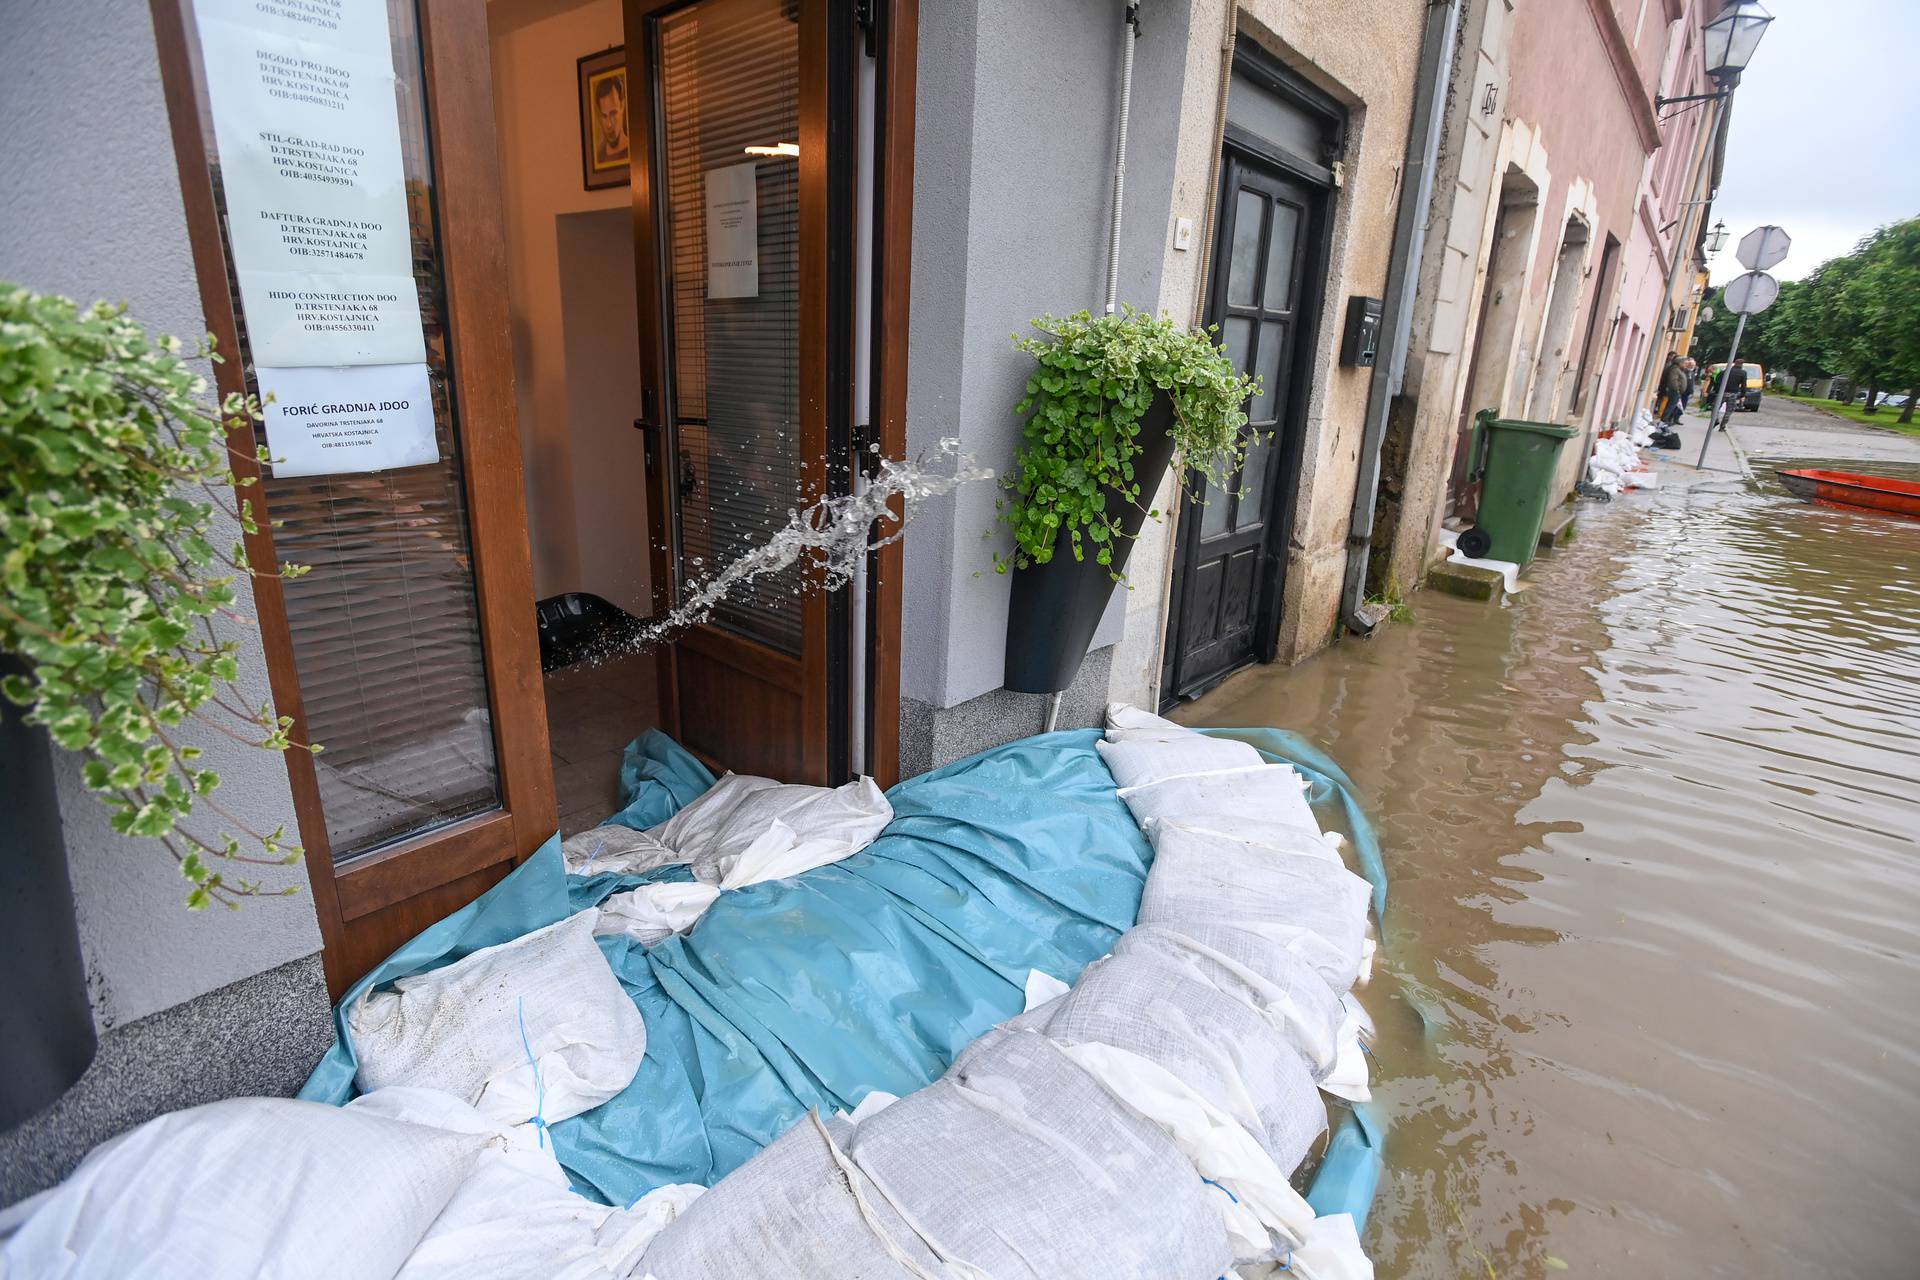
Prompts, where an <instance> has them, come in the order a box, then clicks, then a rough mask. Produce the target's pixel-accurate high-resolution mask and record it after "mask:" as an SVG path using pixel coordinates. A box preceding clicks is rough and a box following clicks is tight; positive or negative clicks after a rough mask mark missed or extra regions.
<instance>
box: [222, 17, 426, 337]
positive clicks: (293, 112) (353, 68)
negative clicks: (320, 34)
mask: <svg viewBox="0 0 1920 1280" xmlns="http://www.w3.org/2000/svg"><path fill="white" fill-rule="evenodd" d="M302 2H303V3H304V0H302ZM259 4H260V5H261V6H262V7H264V8H266V9H268V10H272V11H276V12H277V11H278V10H280V9H284V8H287V7H289V6H291V5H293V4H294V0H279V2H277V0H259ZM323 7H324V6H323ZM380 30H381V32H382V38H383V39H384V31H385V27H384V19H383V21H382V26H381V28H380ZM200 41H201V47H202V50H203V51H204V53H205V55H206V65H207V72H208V74H207V88H208V97H209V100H210V102H211V105H212V111H213V125H214V137H215V141H216V142H217V144H218V146H219V152H220V183H221V188H222V190H223V192H224V194H225V197H226V205H227V229H228V238H229V242H230V243H231V245H232V248H233V261H234V268H235V274H236V275H237V276H238V278H239V282H240V300H241V305H242V308H243V310H244V312H245V315H246V323H247V335H248V341H249V343H250V345H251V348H252V351H253V358H254V360H255V361H256V362H258V363H260V364H264V365H268V366H273V367H287V366H293V365H345V364H412V363H416V362H418V361H421V360H424V359H425V358H426V345H425V341H424V339H423V338H422V336H421V325H420V301H419V294H418V291H417V288H416V286H415V284H414V280H413V237H412V230H411V228H410V226H409V224H408V219H407V189H406V179H405V168H404V164H403V161H402V156H401V150H400V122H399V108H398V106H397V104H396V99H395V96H394V94H395V81H394V75H393V60H392V57H391V55H390V54H388V53H387V52H385V50H384V49H382V50H381V51H379V52H377V53H362V52H355V51H352V50H350V49H346V48H337V47H333V46H330V45H323V44H316V43H314V42H312V41H308V40H293V39H287V38H285V37H283V36H280V35H275V34H273V33H272V32H271V31H268V30H259V29H255V28H252V27H246V26H241V25H238V24H236V23H230V22H220V21H207V20H204V19H203V20H202V21H201V23H200Z"/></svg>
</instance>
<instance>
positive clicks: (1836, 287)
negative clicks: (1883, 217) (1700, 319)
mask: <svg viewBox="0 0 1920 1280" xmlns="http://www.w3.org/2000/svg"><path fill="white" fill-rule="evenodd" d="M1738 321H1739V317H1738V316H1736V315H1733V314H1732V313H1731V312H1728V311H1727V310H1726V309H1725V308H1724V307H1722V308H1719V309H1718V310H1717V313H1716V314H1715V316H1714V317H1713V319H1712V320H1709V321H1706V322H1705V323H1703V324H1701V326H1700V327H1699V329H1698V330H1697V331H1696V332H1695V344H1696V347H1697V351H1696V354H1698V355H1700V356H1701V357H1703V358H1704V360H1705V361H1706V362H1707V363H1713V362H1715V361H1718V360H1724V359H1725V358H1726V355H1725V352H1726V350H1727V348H1728V346H1729V344H1731V343H1732V341H1733V331H1734V327H1735V325H1736V324H1737V323H1738ZM1740 356H1741V359H1743V360H1751V361H1754V362H1755V363H1757V364H1760V365H1763V366H1764V367H1766V368H1767V369H1769V370H1776V369H1783V370H1785V371H1787V372H1788V373H1791V374H1793V375H1794V376H1795V377H1799V378H1808V377H1825V376H1828V375H1834V374H1844V375H1845V376H1846V377H1847V378H1848V379H1850V380H1851V381H1852V382H1854V383H1855V384H1858V385H1862V386H1865V387H1866V388H1867V412H1868V413H1874V412H1877V411H1878V409H1879V404H1878V401H1879V397H1880V393H1881V392H1882V391H1888V390H1894V389H1900V388H1913V391H1912V392H1910V393H1909V395H1908V399H1907V405H1906V408H1905V409H1904V410H1903V411H1902V413H1901V415H1900V420H1901V421H1902V422H1912V421H1913V409H1914V401H1915V399H1920V218H1909V219H1907V220H1906V221H1904V222H1896V223H1893V224H1892V225H1890V226H1885V227H1882V228H1880V229H1879V230H1878V231H1876V232H1874V233H1873V234H1872V235H1870V236H1868V237H1867V238H1866V239H1864V240H1862V241H1861V242H1860V243H1859V245H1858V246H1856V247H1855V249H1854V251H1853V252H1852V253H1850V254H1847V255H1846V256H1845V257H1840V258H1830V259H1828V260H1827V261H1825V262H1823V263H1821V264H1820V265H1819V266H1818V267H1816V268H1815V269H1814V271H1813V272H1812V274H1810V275H1809V276H1807V278H1806V279H1805V280H1801V281H1793V280H1789V281H1787V282H1785V283H1784V284H1782V285H1781V286H1780V297H1779V300H1778V301H1776V302H1775V303H1774V304H1773V306H1772V307H1770V308H1768V309H1767V310H1766V311H1763V312H1761V313H1760V314H1759V315H1757V316H1752V317H1750V318H1749V319H1748V321H1747V331H1746V334H1745V336H1744V337H1743V338H1742V339H1741V341H1740Z"/></svg>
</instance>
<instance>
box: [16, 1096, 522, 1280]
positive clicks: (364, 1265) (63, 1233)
mask: <svg viewBox="0 0 1920 1280" xmlns="http://www.w3.org/2000/svg"><path fill="white" fill-rule="evenodd" d="M490 1141H492V1139H490V1138H489V1137H488V1136H487V1135H485V1134H475V1133H455V1132H450V1131H448V1130H444V1129H436V1128H426V1127H423V1126H420V1125H415V1124H406V1123H403V1122H401V1121H398V1120H391V1119H387V1118H386V1117H383V1116H378V1115H366V1114H359V1113H356V1112H354V1111H353V1110H351V1109H349V1108H340V1107H331V1106H327V1105H326V1104H324V1103H318V1102H296V1101H293V1100H290V1099H285V1098H236V1099H231V1100H228V1101H225V1102H215V1103H211V1104H209V1105H207V1106H203V1107H193V1108H191V1109H189V1110H186V1111H176V1112H174V1113H172V1114H171V1115H164V1116H161V1117H159V1118H158V1119H155V1120H149V1121H148V1122H147V1123H146V1124H143V1125H141V1126H140V1127H139V1128H137V1129H134V1130H133V1131H131V1132H129V1133H126V1134H123V1135H121V1136H120V1137H118V1138H116V1139H114V1140H113V1141H111V1142H108V1143H106V1144H105V1145H103V1146H101V1147H99V1148H98V1149H97V1150H95V1151H94V1152H93V1154H91V1155H89V1156H88V1157H87V1158H86V1159H85V1160H84V1161H82V1162H81V1164H80V1167H79V1168H78V1169H76V1170H75V1171H74V1172H73V1174H72V1175H71V1176H70V1177H68V1178H67V1180H66V1181H65V1182H63V1183H61V1184H60V1185H59V1186H57V1187H54V1188H52V1189H51V1190H49V1191H47V1192H44V1193H42V1194H41V1195H40V1196H37V1197H35V1198H34V1199H33V1200H31V1201H28V1202H26V1203H24V1204H23V1205H19V1206H15V1209H14V1210H13V1211H10V1214H9V1217H10V1218H12V1219H15V1220H21V1225H20V1226H19V1227H18V1228H17V1229H16V1230H14V1231H13V1232H12V1234H11V1235H10V1236H9V1237H8V1238H7V1239H6V1241H5V1242H4V1244H0V1274H5V1275H8V1276H19V1277H21V1278H22V1280H26V1278H27V1277H33V1278H34V1280H38V1278H39V1277H43V1276H49V1277H50V1276H60V1277H67V1278H70V1280H122V1278H123V1277H141V1276H153V1277H162V1276H165V1277H172V1276H182V1277H190V1278H191V1280H227V1278H228V1277H232V1278H234V1280H250V1278H251V1277H254V1276H275V1277H285V1278H288V1280H301V1278H304V1277H308V1276H311V1277H315V1278H316V1280H318V1278H319V1277H336V1276H354V1277H365V1278H367V1280H387V1278H388V1277H391V1276H393V1275H394V1274H395V1273H396V1272H397V1271H399V1269H400V1267H401V1265H402V1264H403V1263H405V1262H406V1260H407V1257H408V1255H409V1254H411V1253H412V1252H413V1250H414V1248H415V1246H416V1245H418V1244H419V1242H420V1240H421V1238H422V1237H423V1236H425V1235H426V1233H427V1230H428V1228H429V1227H430V1226H431V1224H432V1223H433V1221H434V1220H435V1219H436V1218H437V1217H438V1216H439V1215H440V1213H441V1211H442V1210H443V1209H444V1208H445V1207H446V1205H447V1203H448V1201H449V1200H450V1199H451V1198H452V1197H453V1195H454V1193H455V1192H456V1190H457V1189H458V1188H459V1187H460V1185H461V1183H462V1182H464V1181H465V1180H466V1178H467V1175H468V1173H469V1171H470V1170H471V1169H472V1168H473V1166H474V1161H475V1159H476V1158H477V1157H478V1156H479V1155H480V1153H481V1151H482V1149H483V1148H484V1147H486V1146H487V1145H488V1144H489V1142H490Z"/></svg>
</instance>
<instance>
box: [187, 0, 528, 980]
mask: <svg viewBox="0 0 1920 1280" xmlns="http://www.w3.org/2000/svg"><path fill="white" fill-rule="evenodd" d="M191 7H192V0H150V8H151V10H152V14H153V24H154V33H155V38H156V43H157V48H158V53H159V61H160V70H161V79H162V85H163V88H164V91H165V95H166V101H167V111H168V116H169V120H170V126H171V130H172V135H173V144H174V153H175V156H176V159H177V161H178V164H179V170H180V187H181V196H182V200H183V203H184V205H185V211H186V220H187V229H188V235H189V238H190V241H191V244H192V249H193V258H194V267H195V272H196V275H197V276H198V279H199V285H200V297H201V305H202V307H203V308H204V310H205V314H206V321H207V329H208V331H209V332H210V333H211V334H212V335H213V337H214V340H215V342H216V344H217V346H218V349H219V350H222V351H226V352H233V351H237V350H239V342H238V332H239V329H238V319H237V316H236V313H235V308H234V301H233V297H232V293H231V290H230V287H229V284H228V279H229V277H228V272H227V266H228V263H227V257H226V250H225V248H224V246H223V243H222V237H221V231H220V222H219V213H218V205H217V203H216V201H215V197H214V192H213V186H212V180H211V177H210V173H209V167H208V162H209V159H210V157H209V156H208V154H207V149H206V144H205V141H204V134H203V130H202V120H201V114H200V107H199V103H198V99H197V95H196V90H195V85H194V79H193V63H192V61H191V59H190V56H189V49H190V47H191V46H190V41H191V40H192V29H191V26H190V24H191V21H192V18H191V13H190V10H191ZM418 15H419V24H420V46H421V54H422V58H423V61H424V63H425V70H426V104H427V119H428V133H429V141H430V149H431V155H432V163H433V172H434V185H435V200H436V203H437V206H438V212H439V224H440V247H441V253H442V256H443V259H444V261H445V264H446V293H447V316H448V342H449V346H450V351H451V363H452V370H453V388H454V400H455V403H456V404H457V405H459V407H460V408H459V414H458V417H457V420H456V422H455V430H456V431H457V432H458V435H459V440H460V447H461V449H462V451H463V454H464V457H465V468H464V470H465V485H466V499H467V507H468V522H469V527H470V535H471V539H472V546H473V573H474V588H475V596H476V601H477V605H478V615H479V616H478V620H479V627H480V636H481V643H482V646H483V648H484V652H485V667H486V676H487V686H488V699H489V703H490V710H491V715H492V725H493V733H494V746H495V753H496V767H497V769H498V771H499V786H500V806H499V808H497V809H494V810H490V811H488V812H486V813H482V814H477V815H474V816H472V817H469V818H466V819H463V820H461V821H458V822H455V823H452V824H449V825H447V826H444V827H439V828H436V829H434V830H431V831H427V832H423V833H421V834H419V835H415V836H411V837H408V838H405V839H403V840H400V841H397V842H395V843H393V844H390V845H388V846H386V847H384V848H382V849H379V850H377V851H376V852H373V853H371V854H369V855H367V856H366V857H363V858H359V859H356V860H354V861H352V862H351V863H348V864H347V865H345V866H341V867H337V868H336V867H335V866H334V863H333V856H332V849H331V845H330V842H329V839H328V835H327V825H326V818H325V815H324V813H323V812H322V809H321V801H320V790H319V784H318V779H317V777H316V775H315V769H314V763H313V759H312V757H311V756H310V755H309V754H308V753H306V752H303V751H289V752H287V753H286V761H287V772H288V776H289V779H290V780H291V783H292V790H293V800H294V810H295V814H296V817H297V820H298V825H299V831H300V839H301V843H302V845H303V846H304V849H305V859H306V866H307V874H308V879H309V881H310V882H311V884H312V890H313V900H314V909H315V913H316V915H317V916H318V917H319V923H320V932H321V937H322V939H323V940H324V942H325V946H326V951H325V964H326V970H327V980H328V985H329V986H330V987H331V988H332V989H333V991H334V993H335V995H336V996H337V995H338V994H339V993H340V992H341V991H343V990H344V989H345V988H346V987H347V986H348V985H350V984H351V983H352V981H353V980H354V979H356V978H357V977H359V976H360V974H361V973H363V972H365V971H366V970H367V969H369V968H371V967H372V966H373V965H374V964H376V963H378V962H379V960H381V959H382V958H383V957H384V956H385V955H386V954H387V953H388V952H389V951H390V950H392V948H393V947H395V946H398V945H399V944H400V943H401V942H404V941H405V940H406V939H407V938H409V937H411V936H412V935H413V934H415V933H417V932H418V931H419V930H421V929H423V928H425V927H426V926H427V925H429V924H431V923H433V921H434V920H437V919H439V918H440V917H441V916H443V915H445V914H446V913H447V912H449V911H451V910H453V909H455V908H456V907H458V906H460V905H462V904H464V903H465V902H467V901H470V900H471V899H472V898H474V897H475V896H477V895H478V894H479V893H480V892H482V891H484V890H485V889H486V888H487V887H488V886H490V885H491V884H493V883H494V882H496V881H497V880H498V879H499V878H500V877H501V876H502V875H504V874H505V873H506V871H508V870H510V869H511V868H512V867H513V866H515V865H517V864H518V863H520V862H521V861H524V860H525V859H526V858H527V857H528V856H529V855H530V854H532V853H533V852H534V851H535V850H536V849H538V848H539V847H540V845H541V844H542V843H543V842H545V841H546V840H547V839H548V838H549V837H551V836H552V835H553V834H554V832H555V830H556V829H557V826H558V812H557V809H556V805H555V798H554V786H553V770H552V763H551V756H550V754H549V749H548V743H547V720H546V697H545V691H544V688H543V686H542V683H541V674H540V658H539V644H538V635H537V630H536V622H535V615H534V609H533V569H532V563H531V557H530V553H529V550H528V543H527V517H526V497H525V489H524V487H523V484H522V478H521V453H520V435H519V424H518V418H517V410H516V407H515V399H514V389H513V347H512V339H511V332H510V329H509V327H508V299H507V292H506V278H507V268H506V244H505V236H504V231H503V226H502V213H501V206H500V166H499V157H498V152H497V149H496V141H495V136H494V126H493V79H492V70H491V53H490V50H489V46H488V38H487V20H486V0H418ZM215 376H216V381H217V385H218V390H219V394H220V395H221V396H222V397H225V396H227V395H230V394H233V393H236V392H240V393H244V392H245V391H246V390H247V386H246V374H245V370H244V369H242V368H241V367H240V365H239V363H238V362H237V361H234V360H229V361H227V362H224V363H221V364H219V365H217V366H216V367H215ZM231 444H232V445H233V449H234V454H235V457H236V459H237V460H238V459H250V458H251V457H252V453H253V441H252V439H251V435H250V433H249V432H247V431H245V430H242V431H241V432H239V433H236V435H235V437H234V438H233V439H232V441H231ZM235 470H236V472H238V473H240V475H241V476H242V477H243V478H246V477H249V476H251V477H257V476H258V474H259V468H258V466H257V465H256V464H254V463H252V462H251V461H246V460H238V461H236V464H235ZM244 495H245V496H246V497H248V498H250V499H251V500H253V501H254V502H255V503H256V505H257V504H259V502H260V501H261V491H260V487H259V486H258V485H254V486H250V487H249V488H248V489H246V490H245V491H244ZM266 514H267V515H268V516H271V512H267V513H266ZM246 551H247V555H248V558H249V561H250V562H251V564H252V565H253V567H254V569H255V571H256V572H257V573H258V574H259V575H260V576H257V577H256V578H255V579H254V580H253V590H254V601H255V611H256V615H257V618H258V622H259V626H260V636H261V644H262V647H263V648H264V650H265V652H266V658H267V673H268V677H269V681H270V683H271V687H272V690H273V697H274V704H275V706H276V707H277V708H278V710H279V713H280V714H281V715H284V716H291V717H293V718H294V720H295V722H296V731H297V726H298V725H300V724H303V723H304V720H305V717H304V714H303V707H302V700H301V690H300V680H299V675H298V672H297V670H296V669H295V666H294V657H293V640H292V635H291V631H290V628H289V626H288V618H287V609H286V600H285V595H284V592H283V589H282V585H281V582H280V580H279V578H278V577H276V576H274V572H275V568H276V566H277V564H278V559H277V558H276V556H275V554H274V546H273V536H272V532H271V530H270V529H269V528H267V527H266V526H265V524H264V523H263V524H262V526H261V528H260V530H259V532H258V533H255V534H252V535H249V536H248V537H247V539H246Z"/></svg>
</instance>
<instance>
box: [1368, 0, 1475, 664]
mask: <svg viewBox="0 0 1920 1280" xmlns="http://www.w3.org/2000/svg"><path fill="white" fill-rule="evenodd" d="M1459 30H1460V0H1428V2H1427V27H1426V35H1425V37H1424V39H1423V40H1422V42H1421V48H1420V79H1419V82H1418V84H1417V85H1416V87H1415V89H1414V98H1413V119H1412V120H1411V121H1409V122H1408V125H1407V165H1406V172H1405V173H1404V174H1403V175H1402V177H1401V181H1400V205H1399V208H1398V210H1397V211H1396V212H1395V214H1394V220H1393V257H1392V259H1391V260H1390V262H1389V264H1388V267H1387V287H1386V293H1385V296H1384V298H1383V299H1382V300H1381V308H1380V310H1381V315H1380V322H1381V327H1382V328H1383V329H1384V330H1385V331H1386V334H1387V353H1386V359H1385V360H1383V361H1381V362H1380V363H1378V364H1376V365H1374V367H1373V379H1372V382H1371V384H1370V385H1369V386H1368V389H1367V421H1366V429H1365V432H1364V434H1363V435H1362V437H1361V441H1360V474H1359V477H1358V478H1357V479H1356V480H1355V482H1354V489H1353V515H1352V519H1351V521H1350V523H1349V524H1348V527H1347V571H1346V582H1345V584H1344V585H1343V587H1342V589H1341V592H1340V617H1341V620H1342V621H1343V622H1344V623H1345V624H1346V625H1347V626H1348V627H1349V628H1351V629H1352V630H1353V631H1354V632H1356V633H1357V634H1359V635H1367V634H1368V633H1370V632H1371V631H1372V630H1373V629H1374V627H1376V626H1378V625H1379V623H1380V618H1379V617H1378V616H1376V611H1374V610H1370V609H1369V608H1368V607H1367V605H1366V594H1367V553H1368V552H1369V551H1370V550H1371V549H1372V546H1373V517H1374V508H1375V506H1376V505H1377V504H1378V500H1379V494H1380V448H1381V445H1382V444H1383V443H1384V442H1385V440H1386V437H1387V414H1388V412H1389V411H1390V410H1391V409H1392V408H1393V398H1394V397H1395V396H1397V395H1399V394H1400V390H1401V384H1402V382H1403V380H1404V378H1405V375H1406V371H1407V345H1408V342H1409V340H1410V338H1411V337H1412V334H1413V301H1414V295H1415V293H1416V291H1417V290H1418V289H1419V287H1420V261H1421V258H1422V257H1423V256H1424V254H1425V251H1426V222H1427V207H1428V205H1429V204H1431V202H1432V200H1433V170H1434V164H1435V162H1436V161H1437V160H1438V159H1439V156H1440V132H1441V127H1442V126H1443V125H1444V124H1445V116H1446V106H1447V89H1448V87H1449V85H1450V83H1451V81H1452V79H1453V46H1454V43H1455V40H1456V37H1457V36H1458V33H1459Z"/></svg>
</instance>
